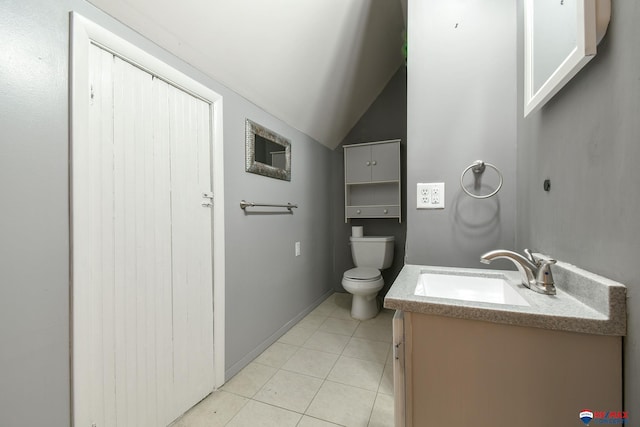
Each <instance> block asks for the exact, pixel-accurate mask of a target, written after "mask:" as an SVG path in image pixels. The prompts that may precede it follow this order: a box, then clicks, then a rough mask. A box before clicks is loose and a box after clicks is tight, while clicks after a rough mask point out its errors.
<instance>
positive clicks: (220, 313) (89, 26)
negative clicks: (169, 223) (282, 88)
mask: <svg viewBox="0 0 640 427" xmlns="http://www.w3.org/2000/svg"><path fill="white" fill-rule="evenodd" d="M91 44H96V45H98V46H100V47H102V48H105V49H107V50H109V51H111V52H113V53H115V54H117V55H118V56H120V57H122V59H124V60H126V61H128V62H130V63H132V64H134V65H135V66H137V67H139V68H142V69H143V70H145V71H148V72H150V73H152V74H154V75H157V76H158V77H159V78H162V79H163V80H165V81H167V82H168V83H170V84H171V85H173V86H176V87H178V88H179V89H181V90H184V91H186V92H188V93H190V94H192V95H194V96H196V97H198V98H200V99H202V100H204V101H206V102H207V103H209V104H211V106H212V107H213V108H211V111H212V112H211V116H210V121H211V137H212V139H213V144H212V147H211V165H212V168H213V173H212V181H213V182H212V190H213V194H214V195H215V202H214V204H213V208H212V209H213V219H212V227H213V228H212V230H213V236H214V238H213V239H212V240H213V241H212V252H213V260H212V262H213V322H214V323H213V356H214V360H213V361H212V363H214V387H215V388H218V387H220V386H221V385H222V384H224V381H225V378H224V375H225V374H224V373H225V348H224V347H225V304H224V302H225V251H224V242H225V228H224V162H223V159H224V153H223V145H224V144H223V136H224V135H223V115H222V112H223V108H222V107H223V103H222V101H223V97H222V95H220V94H218V93H217V92H215V91H213V90H211V89H210V88H208V87H206V86H205V85H203V84H201V83H199V82H197V81H196V80H194V79H192V78H191V77H189V76H187V75H186V74H184V73H183V72H181V71H178V70H177V69H176V68H174V67H172V66H170V65H169V64H167V63H166V62H164V61H162V60H160V59H158V58H156V57H155V56H153V55H151V54H150V53H148V52H146V51H144V50H143V49H141V48H139V47H137V46H136V45H134V44H133V43H131V42H129V41H127V40H125V39H123V38H121V37H119V36H117V35H115V34H114V33H112V32H111V31H109V30H107V29H105V28H103V27H101V26H100V25H98V24H96V23H94V22H93V21H91V20H89V19H87V18H85V17H84V16H82V15H80V14H79V13H77V12H73V11H72V12H70V55H69V56H70V60H69V73H70V78H69V129H70V131H69V138H70V141H69V144H70V145H69V147H70V149H69V222H70V223H69V229H70V236H69V237H70V254H69V258H70V266H69V268H70V271H69V273H70V294H69V297H70V310H71V312H70V325H69V326H70V339H71V342H70V345H71V352H70V358H71V360H70V369H71V405H72V412H71V413H72V418H73V414H74V411H73V394H74V373H73V371H74V360H73V345H74V336H73V329H74V325H73V318H74V316H73V313H74V308H73V227H72V225H73V210H72V206H73V204H72V202H73V200H72V197H73V193H72V184H73V181H72V179H73V175H72V172H73V171H72V158H71V156H72V150H71V147H72V145H73V141H80V140H83V139H85V138H86V137H87V136H88V131H89V129H88V126H87V124H88V112H87V111H83V109H81V108H74V106H75V105H82V101H83V100H86V99H87V97H88V96H89V95H90V94H89V85H88V79H89V77H88V75H89V70H88V55H89V48H90V45H91Z"/></svg>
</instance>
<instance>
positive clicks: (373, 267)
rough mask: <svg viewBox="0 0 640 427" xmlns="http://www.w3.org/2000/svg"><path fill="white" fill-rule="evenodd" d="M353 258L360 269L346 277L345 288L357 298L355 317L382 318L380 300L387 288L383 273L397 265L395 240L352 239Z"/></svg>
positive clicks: (352, 315) (353, 269)
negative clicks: (381, 292)
mask: <svg viewBox="0 0 640 427" xmlns="http://www.w3.org/2000/svg"><path fill="white" fill-rule="evenodd" d="M350 239H351V255H352V257H353V262H354V264H355V265H356V268H352V269H351V270H347V271H345V272H344V275H343V276H342V287H343V288H344V289H345V290H346V291H347V292H349V293H351V294H353V302H352V303H351V317H353V318H354V319H359V320H367V319H371V318H373V317H375V316H376V315H377V314H378V301H377V300H376V296H377V295H378V292H379V291H380V289H382V287H383V286H384V280H383V279H382V275H381V274H380V270H382V269H385V268H389V267H390V266H391V264H392V262H393V242H394V237H393V236H382V237H373V236H365V237H353V236H352V237H351V238H350Z"/></svg>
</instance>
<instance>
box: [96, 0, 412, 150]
mask: <svg viewBox="0 0 640 427" xmlns="http://www.w3.org/2000/svg"><path fill="white" fill-rule="evenodd" d="M90 2H91V3H92V4H94V5H95V6H96V7H98V8H100V9H102V10H103V11H105V12H106V13H107V14H109V15H111V16H113V17H114V18H116V19H117V20H119V21H121V22H123V23H124V24H125V25H127V26H129V27H131V28H132V29H134V30H135V31H137V32H139V33H140V34H142V35H143V36H145V37H147V38H148V39H150V40H151V41H152V42H154V43H156V44H157V45H159V46H161V47H162V48H164V49H166V50H168V51H169V52H171V53H172V54H173V55H175V56H177V57H178V58H180V59H182V60H183V61H185V62H187V63H189V64H191V65H192V66H194V67H195V68H197V69H199V70H200V71H202V72H203V73H205V74H206V75H208V76H209V77H211V78H213V79H214V80H217V81H219V82H220V83H222V84H224V85H225V86H227V87H229V88H230V89H231V90H233V91H234V92H237V93H238V94H240V95H242V96H243V97H245V98H246V99H248V100H249V101H251V102H253V103H254V104H256V105H257V106H259V107H260V108H262V109H264V110H265V111H267V112H268V113H270V114H272V115H274V116H275V117H277V118H279V119H281V120H282V121H284V122H285V123H287V124H288V125H290V126H292V127H294V128H296V129H298V130H300V131H302V132H304V133H305V134H307V135H309V136H311V137H312V138H314V139H316V140H317V141H318V142H320V143H321V144H323V145H325V146H327V147H329V148H331V149H333V148H335V147H336V146H337V145H338V144H339V143H340V141H341V140H342V139H343V138H344V136H345V135H346V134H347V133H348V132H349V130H350V129H351V128H352V127H353V125H354V124H355V123H356V122H357V121H358V119H359V118H360V117H361V116H362V114H364V112H365V111H366V110H367V108H368V107H369V106H370V105H371V104H372V103H373V101H374V100H375V99H376V97H377V96H378V94H380V92H382V90H383V88H384V87H385V85H386V84H387V82H388V81H389V80H390V79H391V77H392V76H393V75H394V73H395V71H396V70H397V69H398V67H400V65H401V64H402V62H403V58H402V54H401V46H402V36H401V34H402V31H403V29H404V26H405V16H404V14H405V12H406V0H349V1H345V0H307V1H304V2H301V1H299V0H270V1H264V0H233V1H231V0H183V1H181V2H180V3H179V7H176V3H174V2H167V1H157V0H90Z"/></svg>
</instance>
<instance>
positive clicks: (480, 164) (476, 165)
mask: <svg viewBox="0 0 640 427" xmlns="http://www.w3.org/2000/svg"><path fill="white" fill-rule="evenodd" d="M487 166H489V167H490V168H492V169H493V170H495V171H496V173H497V174H498V177H499V178H500V182H499V183H498V188H496V189H495V190H494V191H493V192H492V193H489V194H485V195H479V194H473V193H470V192H469V190H467V189H466V188H464V183H463V181H464V175H465V174H466V173H467V172H469V170H471V171H472V172H473V174H474V175H475V176H477V175H481V174H482V173H484V170H485V169H486V167H487ZM460 187H462V191H464V192H465V193H467V194H468V195H469V196H471V197H473V198H474V199H488V198H489V197H492V196H495V195H496V194H497V193H498V191H500V189H501V188H502V173H501V172H500V170H498V168H497V167H496V166H495V165H492V164H491V163H486V162H484V161H482V160H476V161H475V162H473V163H472V164H470V165H469V166H468V167H467V168H466V169H465V170H463V171H462V175H460Z"/></svg>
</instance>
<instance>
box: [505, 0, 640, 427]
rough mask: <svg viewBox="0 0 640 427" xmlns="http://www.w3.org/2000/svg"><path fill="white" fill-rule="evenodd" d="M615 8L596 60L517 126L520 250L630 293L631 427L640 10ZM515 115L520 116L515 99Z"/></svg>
mask: <svg viewBox="0 0 640 427" xmlns="http://www.w3.org/2000/svg"><path fill="white" fill-rule="evenodd" d="M612 8H613V10H612V18H611V24H610V25H609V29H608V32H607V35H606V37H605V38H604V39H603V41H602V42H601V44H600V46H598V54H597V55H596V57H595V58H594V59H593V60H592V61H591V62H590V63H589V64H587V66H586V67H585V68H584V69H582V70H581V71H580V72H579V73H578V75H577V76H576V77H575V78H574V79H573V80H571V82H570V83H569V84H568V85H567V86H565V87H564V88H563V89H562V90H561V91H560V92H559V93H558V94H557V95H555V97H554V98H552V99H551V101H550V102H549V103H548V104H547V105H546V106H545V107H543V108H542V110H541V111H539V112H538V113H536V114H534V115H532V116H530V117H528V118H526V119H521V120H520V122H519V135H518V175H519V176H520V180H519V183H518V221H517V235H518V237H517V243H518V246H519V247H525V246H529V247H532V248H535V249H536V250H538V251H540V252H543V253H547V254H549V255H552V256H553V257H555V258H558V259H560V260H563V261H567V262H570V263H572V264H575V265H577V266H579V267H581V268H584V269H586V270H589V271H593V272H594V273H598V274H601V275H603V276H605V277H609V278H611V279H614V280H618V281H620V282H622V283H624V284H625V285H626V286H627V291H628V296H629V299H628V300H627V304H628V306H627V308H628V336H627V338H626V339H625V341H624V361H625V363H624V384H625V402H626V408H625V409H626V410H628V411H630V415H631V420H630V424H629V425H637V424H638V423H639V422H640V421H639V420H640V414H639V413H638V408H639V406H638V404H639V403H640V279H639V277H640V276H639V275H638V269H637V266H638V254H639V253H640V222H639V221H640V168H638V162H640V120H639V118H640V50H639V49H638V40H640V26H638V20H640V3H638V2H636V1H632V0H617V1H613V2H612ZM520 19H522V13H521V11H520ZM519 38H520V40H521V39H522V34H521V33H520V34H519ZM520 57H521V55H520ZM519 75H521V73H519ZM518 87H522V81H519V84H518ZM518 110H519V113H518V117H521V115H522V111H523V109H522V93H520V94H519V100H518ZM546 178H549V179H550V180H551V191H549V192H548V193H547V192H545V191H543V188H542V183H543V181H544V179H546ZM610 409H611V410H616V409H618V408H610Z"/></svg>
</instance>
